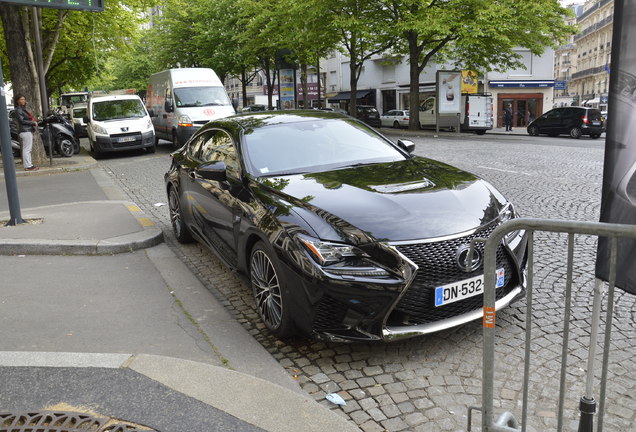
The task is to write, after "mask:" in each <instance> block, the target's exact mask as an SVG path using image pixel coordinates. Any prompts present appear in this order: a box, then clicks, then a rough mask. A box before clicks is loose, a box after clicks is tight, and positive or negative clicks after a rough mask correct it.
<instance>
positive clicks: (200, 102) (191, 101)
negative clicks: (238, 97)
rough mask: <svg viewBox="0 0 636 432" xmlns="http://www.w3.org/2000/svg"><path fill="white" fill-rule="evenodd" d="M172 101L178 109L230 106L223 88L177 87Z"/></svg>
mask: <svg viewBox="0 0 636 432" xmlns="http://www.w3.org/2000/svg"><path fill="white" fill-rule="evenodd" d="M174 100H175V103H176V104H177V106H178V107H197V106H215V105H231V103H230V99H229V98H228V96H227V93H226V92H225V89H224V88H223V87H179V88H176V89H174Z"/></svg>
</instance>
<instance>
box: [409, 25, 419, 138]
mask: <svg viewBox="0 0 636 432" xmlns="http://www.w3.org/2000/svg"><path fill="white" fill-rule="evenodd" d="M407 39H408V42H409V80H410V84H409V130H419V129H420V68H419V63H420V61H419V60H420V59H419V58H420V53H421V52H422V51H421V49H420V48H419V47H418V45H417V33H415V32H409V34H408V37H407Z"/></svg>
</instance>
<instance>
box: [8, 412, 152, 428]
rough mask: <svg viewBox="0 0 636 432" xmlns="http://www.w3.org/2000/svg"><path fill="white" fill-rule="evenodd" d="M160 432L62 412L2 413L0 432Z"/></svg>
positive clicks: (103, 418) (102, 418) (105, 419)
mask: <svg viewBox="0 0 636 432" xmlns="http://www.w3.org/2000/svg"><path fill="white" fill-rule="evenodd" d="M149 431H150V432H153V431H154V432H158V431H157V430H155V429H150V428H147V427H140V426H135V425H131V424H125V423H114V421H113V420H111V419H109V418H106V417H96V416H92V415H87V414H81V413H75V412H62V411H38V412H27V413H19V414H15V413H0V432H149Z"/></svg>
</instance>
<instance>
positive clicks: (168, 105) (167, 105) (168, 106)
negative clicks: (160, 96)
mask: <svg viewBox="0 0 636 432" xmlns="http://www.w3.org/2000/svg"><path fill="white" fill-rule="evenodd" d="M163 108H164V109H165V110H166V112H172V111H174V106H173V105H172V99H166V102H165V103H164V104H163Z"/></svg>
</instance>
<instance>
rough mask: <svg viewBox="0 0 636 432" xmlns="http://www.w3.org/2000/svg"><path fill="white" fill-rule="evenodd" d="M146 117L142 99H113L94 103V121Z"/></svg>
mask: <svg viewBox="0 0 636 432" xmlns="http://www.w3.org/2000/svg"><path fill="white" fill-rule="evenodd" d="M145 116H146V110H145V108H144V105H143V104H142V103H141V100H140V99H112V100H105V101H97V102H94V103H93V120H97V121H108V120H119V119H127V118H141V117H145Z"/></svg>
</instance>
